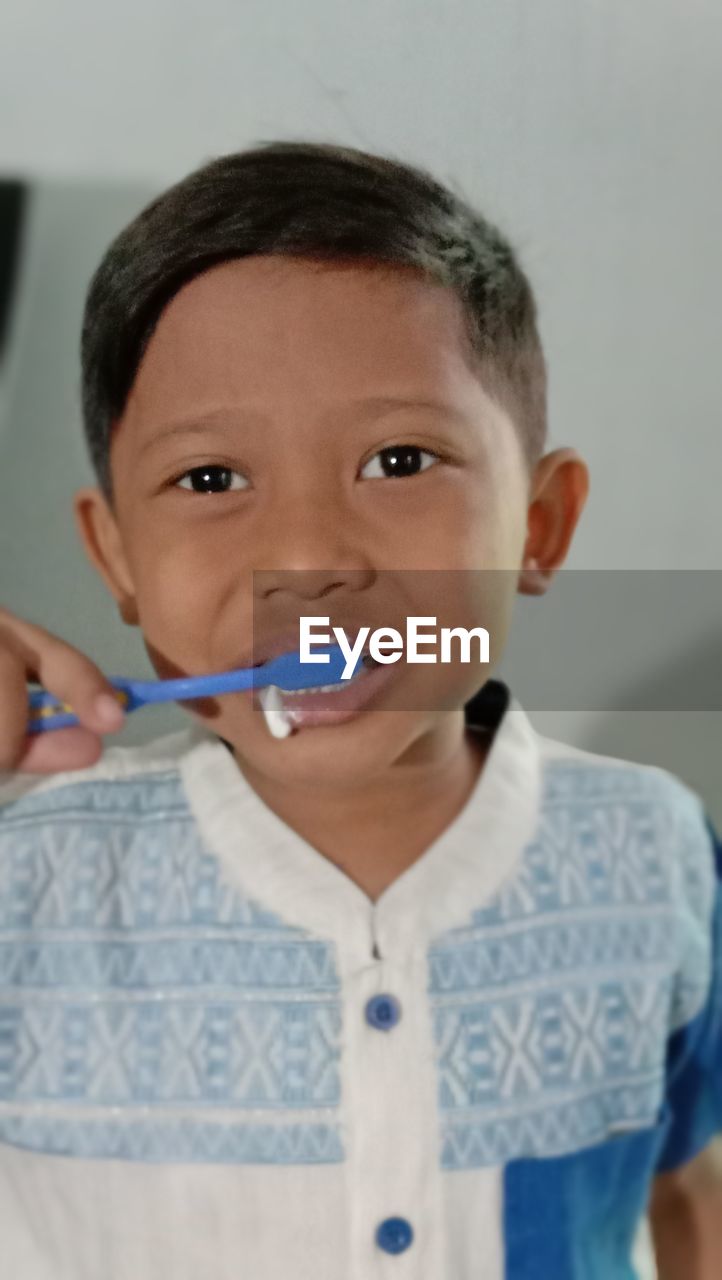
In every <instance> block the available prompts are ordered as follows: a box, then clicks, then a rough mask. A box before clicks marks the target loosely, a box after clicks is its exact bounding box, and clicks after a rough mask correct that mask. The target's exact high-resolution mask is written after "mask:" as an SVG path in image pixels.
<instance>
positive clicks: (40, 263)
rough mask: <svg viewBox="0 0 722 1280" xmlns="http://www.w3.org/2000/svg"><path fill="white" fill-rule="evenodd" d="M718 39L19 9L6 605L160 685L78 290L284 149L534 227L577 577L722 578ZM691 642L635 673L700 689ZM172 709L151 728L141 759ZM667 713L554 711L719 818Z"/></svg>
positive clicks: (663, 4)
mask: <svg viewBox="0 0 722 1280" xmlns="http://www.w3.org/2000/svg"><path fill="white" fill-rule="evenodd" d="M721 38H722V7H720V6H719V5H718V4H717V3H716V0H684V2H683V0H635V3H633V4H630V3H629V0H545V3H543V4H535V5H532V4H530V3H523V2H522V0H503V2H502V0H496V2H495V3H485V4H479V3H476V2H475V0H467V3H458V2H452V0H448V2H446V3H443V4H442V3H428V2H427V3H424V4H422V3H418V0H416V2H414V3H411V2H410V0H395V2H394V0H391V2H389V0H383V2H380V0H367V3H366V4H365V5H363V6H360V5H350V4H347V3H343V4H342V3H339V2H338V0H306V3H304V4H302V5H292V4H290V3H286V4H282V3H280V2H277V3H276V4H270V5H269V4H267V3H264V4H259V3H256V2H255V0H254V2H252V3H249V2H246V3H244V4H243V5H239V4H238V3H237V0H234V3H230V2H229V3H218V2H216V3H214V4H211V5H204V6H203V7H201V5H200V4H192V5H191V4H189V3H187V2H186V3H183V2H182V0H174V2H173V3H170V0H153V2H152V3H149V0H145V2H144V3H143V4H141V3H139V0H124V3H123V4H122V5H121V4H117V5H113V6H111V5H110V4H108V3H106V4H103V5H100V6H98V5H97V4H94V3H91V2H90V0H84V2H81V0H66V3H65V4H64V5H62V6H57V5H54V4H51V3H50V0H46V2H45V3H40V2H39V0H35V3H33V2H32V0H22V3H21V0H5V4H4V6H3V7H2V10H0V172H1V171H3V170H5V171H6V172H8V173H17V172H20V173H26V174H29V175H35V176H37V177H38V179H40V187H39V189H38V193H37V196H36V200H35V202H34V209H33V227H34V231H33V239H32V244H31V253H30V256H29V260H28V263H27V264H26V265H27V270H26V272H25V276H24V280H23V289H22V295H21V301H22V310H21V314H20V325H19V328H18V332H17V334H16V339H17V341H16V345H15V349H14V351H13V352H12V364H11V369H10V374H9V378H8V381H9V388H8V387H6V388H5V396H4V401H5V422H4V427H3V426H2V425H0V599H2V600H3V603H5V604H7V605H8V607H11V608H13V607H14V608H16V609H17V610H18V611H25V612H26V613H27V614H28V615H31V614H34V616H35V617H36V618H37V620H38V621H40V622H42V623H43V624H44V625H47V626H55V627H57V628H58V629H62V630H63V632H64V634H66V635H67V636H68V638H70V639H74V640H75V641H76V642H78V643H81V642H82V643H84V644H85V645H86V647H87V648H88V649H89V651H91V652H92V653H93V655H94V656H95V657H96V658H97V659H98V660H102V661H103V663H104V665H105V667H106V669H108V670H118V671H121V670H126V669H127V670H128V671H137V672H138V674H142V673H143V672H144V671H146V672H149V668H148V667H147V663H146V660H145V655H144V653H143V651H142V647H141V646H140V642H139V639H138V637H137V635H136V634H135V633H134V632H132V631H128V630H127V629H125V628H123V627H122V626H121V624H120V623H119V622H118V620H117V618H116V617H115V614H114V611H113V609H112V607H111V605H110V604H109V603H108V601H107V597H106V595H105V592H104V590H103V589H102V588H101V587H100V585H99V584H98V583H96V581H95V579H94V578H93V577H92V575H91V571H90V569H89V568H88V567H87V566H85V564H84V561H83V559H82V553H81V552H80V550H79V548H78V547H77V545H76V540H75V533H74V530H73V528H72V522H71V517H70V508H69V499H70V495H71V494H72V491H73V489H74V488H75V487H76V486H77V485H78V484H81V483H85V482H86V481H87V480H89V479H90V473H89V470H87V464H86V461H85V457H84V453H83V449H82V444H81V441H80V435H79V427H78V421H79V418H78V395H77V383H78V376H79V368H78V357H77V342H78V330H79V323H80V309H81V305H82V293H83V289H84V286H85V283H86V281H87V278H88V277H89V275H90V272H91V271H92V269H93V267H94V266H95V264H96V262H97V259H98V257H99V256H100V254H101V252H102V250H103V248H104V247H105V244H106V243H107V242H108V240H109V239H110V237H111V235H112V234H113V233H114V231H115V230H116V229H118V228H119V227H120V226H121V225H123V223H124V222H125V221H126V220H127V219H128V218H129V217H130V216H132V214H133V213H134V212H135V211H136V210H137V209H138V208H139V207H140V206H141V204H143V203H144V202H145V201H146V199H147V198H148V197H149V196H150V195H151V194H152V193H153V192H155V191H156V190H157V189H159V188H160V187H161V186H163V185H164V184H166V183H167V182H168V181H170V180H173V179H175V178H177V177H180V176H181V175H182V174H183V173H185V172H186V171H187V170H188V169H190V168H191V167H194V166H196V165H198V164H200V163H202V162H203V161H205V160H206V159H208V158H210V157H211V156H212V155H217V154H219V153H221V152H223V151H225V150H229V149H234V148H240V147H242V146H245V145H248V144H251V143H253V142H256V141H260V140H265V139H270V138H273V137H297V138H302V137H310V138H315V139H321V140H332V141H339V142H346V143H350V144H352V145H357V146H362V147H365V148H368V149H372V150H379V151H381V152H384V153H387V154H391V155H397V156H400V157H401V158H406V159H409V160H412V161H417V162H420V163H422V164H425V165H428V166H429V167H430V168H431V169H432V170H433V171H434V172H435V173H437V174H438V176H439V177H441V178H442V179H446V180H448V181H451V182H453V183H455V184H457V185H458V186H459V188H460V189H461V190H462V191H463V193H464V194H466V195H467V196H468V197H469V198H471V199H472V200H474V201H476V202H477V203H478V204H479V205H480V207H481V208H482V209H483V210H484V211H485V212H486V213H487V214H489V215H490V216H492V217H494V218H497V219H498V220H499V221H500V222H501V223H502V225H503V226H504V227H505V228H506V229H507V230H508V232H509V233H510V234H511V237H512V239H513V240H514V242H515V243H516V245H517V246H518V248H519V250H520V252H521V256H522V260H523V262H524V263H525V265H526V267H527V269H528V270H529V273H530V275H531V277H532V280H533V282H534V284H535V286H536V289H537V293H538V297H539V302H540V308H541V324H542V334H543V338H544V342H545V345H546V349H547V353H548V357H549V363H550V367H551V392H550V415H551V439H550V445H552V446H554V445H557V444H567V443H571V444H575V445H576V446H577V447H578V448H579V449H580V450H581V451H582V452H583V454H584V455H585V457H586V458H587V460H588V462H589V464H590V466H591V471H592V493H591V497H590V501H589V504H588V507H587V510H586V512H585V515H584V518H583V521H582V525H581V527H580V530H579V532H578V535H577V539H576V542H575V545H574V548H573V550H572V553H571V556H570V558H569V561H568V565H569V566H570V567H573V568H577V569H585V570H598V569H619V570H623V569H624V570H632V569H649V570H662V569H686V570H691V569H706V570H709V571H711V570H720V569H722V536H721V535H720V517H719V494H720V473H721V472H722V430H721V424H720V404H721V403H722V361H720V358H719V341H720V321H719V314H720V304H719V297H718V294H719V289H720V263H721V260H722V252H721V250H720V241H719V227H720V226H721V225H722V166H720V163H719V156H720V154H722V136H721V135H722V124H721V122H722V75H721V74H720V52H719V51H720V48H722V39H721ZM113 184H115V185H113ZM709 581H710V602H709V605H710V616H711V618H712V623H713V625H714V619H715V617H716V618H717V619H718V620H720V619H721V618H722V607H721V608H719V609H718V603H719V598H720V581H722V579H719V576H718V575H717V574H714V573H711V572H710V574H709ZM533 607H536V604H534V603H533V604H529V603H528V602H524V603H523V605H521V606H520V612H519V615H518V616H519V619H520V620H521V619H522V616H523V615H522V612H521V609H522V608H523V609H528V608H533ZM527 616H528V615H527ZM708 624H709V619H707V622H706V623H705V626H708ZM697 625H698V624H697V622H696V621H695V622H694V623H693V624H691V629H690V634H689V647H688V650H687V657H686V656H685V650H684V646H682V648H681V649H680V646H679V642H678V640H675V642H674V644H673V645H671V644H670V641H669V637H667V636H666V635H665V633H664V631H663V630H662V631H661V632H660V634H659V636H658V637H657V644H656V646H655V648H654V651H652V652H650V653H649V654H648V656H646V657H645V659H644V661H643V662H642V663H641V664H640V667H639V669H638V670H634V671H631V672H625V673H623V679H624V681H625V682H628V681H629V679H630V678H631V679H634V678H638V679H639V680H640V681H644V682H646V683H649V682H650V680H652V681H653V680H654V679H655V678H657V677H660V676H661V675H663V673H665V672H667V673H673V674H669V678H670V679H672V678H674V679H676V680H680V679H684V673H685V668H686V663H691V662H692V661H693V660H694V659H693V655H694V654H695V653H696V649H697V645H698V642H699V639H700V636H699V634H697V632H696V630H695V628H696V627H697ZM721 633H722V621H719V627H718V634H721ZM720 648H722V645H721V646H720ZM718 705H719V703H718ZM176 714H177V715H178V716H179V717H180V716H182V713H180V712H177V713H174V712H161V711H153V712H148V713H140V715H139V716H138V717H136V718H135V721H134V720H131V721H130V722H129V726H128V729H127V730H126V731H125V732H126V735H127V739H126V740H128V741H130V740H140V739H142V738H145V737H147V736H153V734H154V733H155V732H157V731H162V728H161V726H164V725H165V723H166V720H165V719H163V718H164V717H170V720H168V723H170V722H171V721H172V722H173V723H176V721H175V720H173V717H174V716H175V715H176ZM660 714H661V713H657V714H653V713H648V714H646V715H637V716H634V717H633V719H632V720H631V721H630V720H629V718H628V717H624V718H622V717H621V716H618V715H609V716H603V717H602V716H599V715H597V714H588V715H585V714H583V713H580V714H578V715H569V716H567V715H562V714H558V715H552V714H549V715H543V714H542V713H539V714H537V715H535V716H533V718H534V719H535V720H536V722H537V723H538V724H539V725H540V727H542V728H544V729H545V730H546V731H547V732H551V733H553V734H554V735H555V736H559V737H569V738H570V739H572V740H576V741H580V742H582V744H588V745H591V746H593V747H594V749H596V750H608V751H610V752H612V753H614V754H620V755H630V756H632V755H637V756H638V757H639V758H641V759H648V760H657V761H658V762H659V763H663V764H665V765H667V766H668V767H671V768H673V769H675V770H676V771H677V772H679V773H680V774H682V775H684V776H687V777H688V778H689V779H690V781H691V782H692V783H693V785H696V786H697V787H698V789H700V790H701V791H703V793H704V794H705V797H706V799H707V800H708V802H709V804H710V807H711V809H712V810H713V811H715V810H716V813H717V814H719V815H720V816H721V817H722V787H720V778H721V776H722V766H721V764H720V761H721V760H722V713H720V712H719V711H717V712H714V713H713V712H708V713H699V714H696V715H692V714H691V713H690V714H685V713H682V712H677V713H675V714H673V715H668V716H666V717H662V719H660ZM144 715H145V716H146V717H147V718H146V719H145V720H143V716H144Z"/></svg>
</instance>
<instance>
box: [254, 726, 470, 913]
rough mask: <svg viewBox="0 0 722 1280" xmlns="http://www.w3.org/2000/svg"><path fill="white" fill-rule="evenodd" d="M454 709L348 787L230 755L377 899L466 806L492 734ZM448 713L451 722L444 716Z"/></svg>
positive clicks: (268, 800) (281, 813)
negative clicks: (403, 754) (275, 774)
mask: <svg viewBox="0 0 722 1280" xmlns="http://www.w3.org/2000/svg"><path fill="white" fill-rule="evenodd" d="M461 716H462V723H461V724H460V723H459V721H458V720H457V719H456V717H451V716H449V717H445V719H446V721H447V724H446V725H444V727H443V728H442V729H440V730H439V731H438V733H437V734H436V735H435V736H433V740H431V741H429V742H424V743H423V744H422V743H421V740H419V742H418V743H417V744H415V746H416V747H417V748H419V749H417V750H416V751H415V752H414V754H413V760H411V761H407V760H406V759H405V758H402V759H400V760H399V761H397V762H396V764H395V765H394V766H393V767H392V768H391V769H389V770H388V771H387V772H386V773H385V774H384V775H382V776H380V777H378V778H373V779H371V780H369V781H368V782H367V783H365V784H364V785H362V786H356V787H354V788H353V789H351V788H349V789H348V790H339V789H338V788H334V789H333V791H324V790H323V789H322V788H314V790H313V791H312V792H311V793H309V790H308V789H307V788H303V789H302V788H294V787H288V786H286V785H282V784H280V783H278V782H277V781H276V780H275V779H269V778H268V777H266V776H265V775H262V774H258V773H256V772H255V771H254V770H253V769H252V768H250V767H249V766H248V765H247V764H246V763H245V762H241V761H239V760H238V758H237V757H236V760H237V763H238V765H239V768H240V769H241V772H242V773H243V775H244V777H245V778H246V780H247V781H248V782H249V784H250V785H251V786H252V787H253V789H254V791H255V792H256V794H257V795H259V796H260V798H261V799H262V800H263V802H264V804H266V805H267V806H268V808H269V809H272V810H273V812H274V813H276V814H277V815H278V817H280V818H281V819H282V820H283V821H284V822H285V823H286V824H287V825H288V826H289V827H291V828H292V829H293V830H294V831H296V832H297V834H298V835H300V836H301V837H302V838H303V839H304V840H306V841H307V843H308V844H310V845H312V846H313V847H314V848H315V849H316V850H317V851H318V852H319V853H321V854H323V856H324V857H326V858H328V859H329V861H331V862H333V863H334V864H335V865H336V866H337V867H339V869H340V870H341V871H343V872H345V874H346V875H348V876H349V877H350V878H351V879H352V880H353V881H354V882H355V883H356V884H358V885H359V887H360V888H361V889H363V890H364V892H365V893H366V894H367V895H368V896H369V897H370V898H371V900H372V901H375V900H376V899H377V898H378V897H379V896H380V894H381V893H383V891H384V889H385V888H387V887H388V885H389V884H391V883H392V882H393V881H394V880H395V879H396V878H397V876H399V875H401V873H402V872H403V871H405V870H406V869H407V867H409V866H411V864H412V863H413V862H415V861H416V860H417V858H419V857H420V856H421V855H422V854H423V852H424V851H425V849H427V848H428V846H429V845H430V844H431V843H433V841H434V840H435V839H436V838H437V837H438V836H440V835H441V833H442V832H443V831H444V830H445V829H446V828H447V827H448V826H449V824H450V823H451V822H452V821H453V819H454V818H455V817H456V815H457V814H458V813H459V812H460V811H461V809H462V808H463V807H464V806H465V804H466V802H467V800H468V799H469V797H470V795H471V793H472V791H473V790H474V788H475V786H476V784H477V781H478V779H479V775H480V773H481V771H482V769H483V767H484V764H485V761H486V757H487V754H488V750H489V746H490V741H491V738H490V735H489V734H486V733H479V732H471V731H469V730H467V729H466V728H465V725H464V723H463V712H462V713H461ZM450 721H453V722H454V723H448V722H450Z"/></svg>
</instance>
